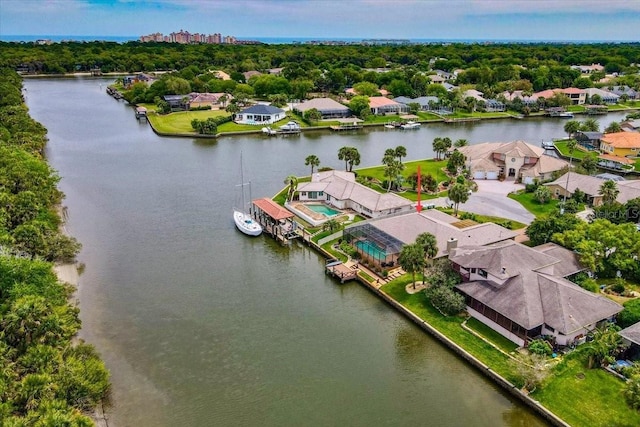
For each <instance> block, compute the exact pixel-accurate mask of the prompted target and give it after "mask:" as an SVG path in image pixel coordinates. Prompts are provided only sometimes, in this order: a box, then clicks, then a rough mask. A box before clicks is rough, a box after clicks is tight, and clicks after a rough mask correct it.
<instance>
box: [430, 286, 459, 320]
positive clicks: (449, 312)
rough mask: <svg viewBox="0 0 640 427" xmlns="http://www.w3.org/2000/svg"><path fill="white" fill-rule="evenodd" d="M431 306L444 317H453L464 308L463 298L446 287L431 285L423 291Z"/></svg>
mask: <svg viewBox="0 0 640 427" xmlns="http://www.w3.org/2000/svg"><path fill="white" fill-rule="evenodd" d="M425 293H426V295H427V298H429V300H430V301H431V304H432V305H433V306H434V307H435V308H436V309H437V310H438V311H440V313H442V314H443V315H445V316H453V315H456V314H458V313H460V312H461V311H462V310H464V308H465V303H464V297H463V296H462V295H460V294H459V293H456V292H454V291H453V289H450V288H448V287H446V286H433V285H431V286H430V287H429V288H427V289H426V291H425Z"/></svg>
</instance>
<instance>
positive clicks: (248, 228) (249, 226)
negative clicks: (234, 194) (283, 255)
mask: <svg viewBox="0 0 640 427" xmlns="http://www.w3.org/2000/svg"><path fill="white" fill-rule="evenodd" d="M245 185H248V186H249V199H251V182H244V172H243V165H242V153H240V184H239V185H238V186H239V187H240V192H241V194H242V197H241V198H242V204H241V205H240V208H233V221H234V222H235V223H236V227H238V230H240V231H242V232H243V233H244V234H246V235H248V236H259V235H260V234H261V233H262V226H261V225H260V224H258V222H257V221H256V220H255V219H253V218H252V217H251V214H250V213H249V212H247V211H245V209H246V205H245V202H244V186H245Z"/></svg>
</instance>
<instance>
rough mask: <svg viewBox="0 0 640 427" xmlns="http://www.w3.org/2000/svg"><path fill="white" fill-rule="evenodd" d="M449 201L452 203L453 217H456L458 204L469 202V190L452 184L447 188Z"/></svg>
mask: <svg viewBox="0 0 640 427" xmlns="http://www.w3.org/2000/svg"><path fill="white" fill-rule="evenodd" d="M448 196H449V200H451V201H452V202H453V203H454V209H453V215H454V216H457V215H458V207H459V206H460V203H464V202H466V201H467V200H469V190H468V189H467V186H466V185H464V184H454V185H452V186H451V187H450V188H449V193H448Z"/></svg>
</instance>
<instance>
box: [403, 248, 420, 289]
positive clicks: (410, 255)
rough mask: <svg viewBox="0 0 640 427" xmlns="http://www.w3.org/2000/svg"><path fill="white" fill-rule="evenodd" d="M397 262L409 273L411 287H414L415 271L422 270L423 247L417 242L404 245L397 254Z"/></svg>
mask: <svg viewBox="0 0 640 427" xmlns="http://www.w3.org/2000/svg"><path fill="white" fill-rule="evenodd" d="M398 264H400V267H402V269H403V270H404V271H406V272H407V273H411V276H412V278H413V279H412V280H413V289H415V288H416V273H417V272H418V271H422V270H424V266H425V260H424V249H422V246H420V245H419V244H418V243H413V244H411V245H404V246H403V247H402V250H401V251H400V255H399V256H398Z"/></svg>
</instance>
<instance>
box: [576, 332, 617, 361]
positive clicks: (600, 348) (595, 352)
mask: <svg viewBox="0 0 640 427" xmlns="http://www.w3.org/2000/svg"><path fill="white" fill-rule="evenodd" d="M619 330H620V328H619V327H617V326H615V325H612V324H610V325H608V326H605V327H602V328H598V329H596V330H595V332H594V334H593V340H592V341H590V342H588V343H586V344H583V346H582V348H581V349H580V351H581V352H583V353H585V354H586V355H587V357H588V367H589V369H592V368H597V367H600V366H602V364H603V363H605V362H612V361H613V358H614V356H615V355H616V354H617V353H618V352H619V351H620V348H621V345H622V337H621V336H620V335H619V334H618V331H619Z"/></svg>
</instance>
